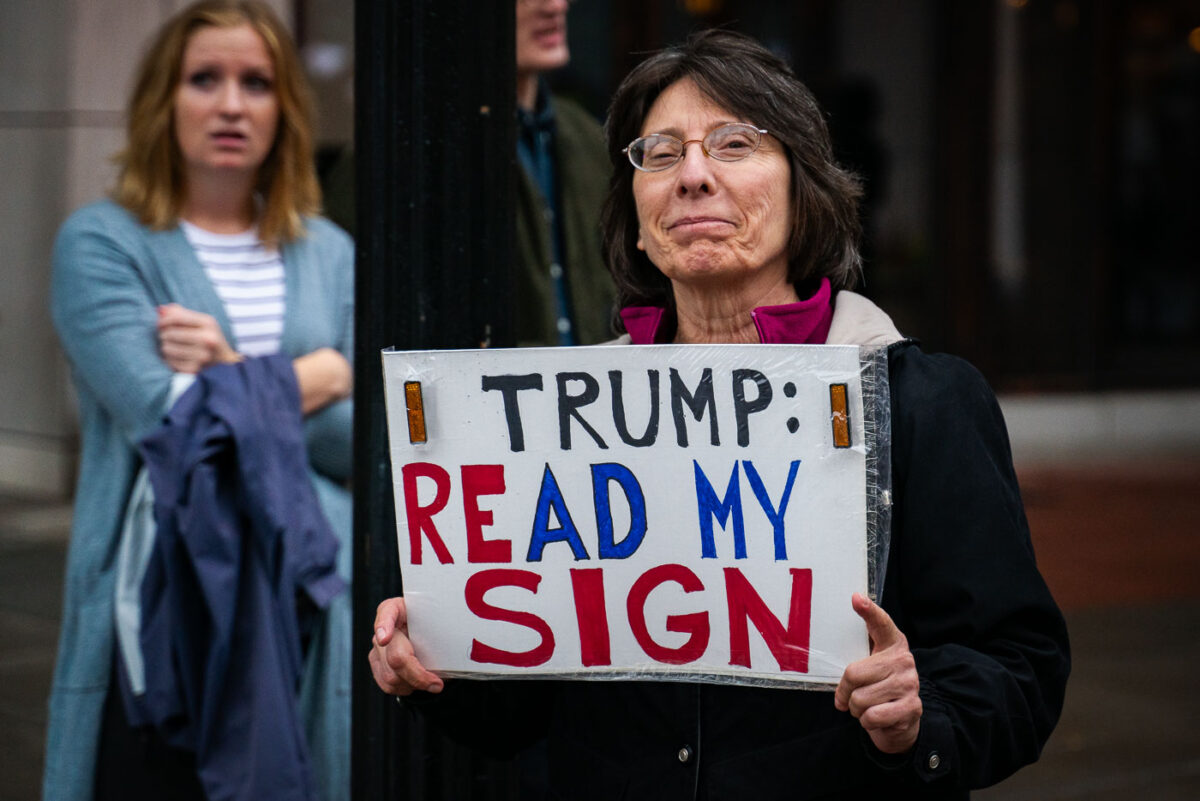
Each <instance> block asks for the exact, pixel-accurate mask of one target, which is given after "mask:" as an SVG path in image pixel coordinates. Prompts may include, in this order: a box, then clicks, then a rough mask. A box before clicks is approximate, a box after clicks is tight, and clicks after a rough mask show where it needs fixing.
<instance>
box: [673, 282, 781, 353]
mask: <svg viewBox="0 0 1200 801" xmlns="http://www.w3.org/2000/svg"><path fill="white" fill-rule="evenodd" d="M674 294H675V317H676V328H675V342H677V343H680V344H684V343H703V344H717V343H723V344H741V343H757V342H758V341H759V339H758V329H757V328H756V327H755V325H754V318H753V317H752V316H751V312H753V311H754V310H755V309H757V308H759V307H760V306H781V305H783V304H785V303H796V302H798V301H799V300H800V298H799V296H797V294H796V290H795V288H794V287H793V286H792V285H791V284H790V283H788V282H787V280H786V278H784V279H783V280H782V281H780V282H777V283H772V284H770V285H768V286H755V285H751V286H739V287H730V288H720V289H715V290H714V289H713V288H712V287H688V286H680V285H676V286H675V287H674Z"/></svg>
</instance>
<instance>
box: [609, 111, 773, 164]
mask: <svg viewBox="0 0 1200 801" xmlns="http://www.w3.org/2000/svg"><path fill="white" fill-rule="evenodd" d="M765 133H766V130H764V129H763V128H756V127H754V126H753V125H747V124H746V123H744V122H734V123H730V124H729V125H722V126H721V127H720V128H714V129H713V130H711V131H709V132H708V135H707V136H705V137H704V138H703V139H689V140H687V141H686V142H685V141H683V140H681V139H678V138H676V137H674V136H671V135H670V134H661V133H654V134H650V135H649V136H639V137H638V138H637V139H634V140H633V141H632V142H630V143H629V146H628V147H626V148H625V149H624V150H622V151H621V152H622V153H624V154H625V155H627V156H629V163H630V164H632V165H633V166H635V167H637V168H638V169H639V170H642V171H644V172H661V171H662V170H665V169H668V168H670V167H674V166H675V164H676V163H677V162H679V161H680V160H681V159H682V158H683V157H684V156H685V155H686V154H687V146H688V145H690V144H691V143H692V142H699V143H700V149H701V150H703V151H704V155H706V156H708V157H709V158H713V159H716V160H717V161H741V160H742V159H744V158H746V157H747V156H749V155H750V154H751V153H753V152H754V151H756V150H758V146H759V145H760V144H762V135H763V134H765Z"/></svg>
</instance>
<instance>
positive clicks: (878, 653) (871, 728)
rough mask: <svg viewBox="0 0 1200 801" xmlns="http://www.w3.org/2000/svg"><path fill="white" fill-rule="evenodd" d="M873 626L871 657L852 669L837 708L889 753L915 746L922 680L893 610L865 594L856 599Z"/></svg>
mask: <svg viewBox="0 0 1200 801" xmlns="http://www.w3.org/2000/svg"><path fill="white" fill-rule="evenodd" d="M851 603H852V604H853V606H854V611H855V612H856V613H857V614H858V616H859V617H861V618H862V619H863V621H864V622H865V623H866V624H867V635H868V636H869V637H870V638H871V655H870V656H868V657H867V658H866V659H860V660H859V661H857V662H854V663H852V664H850V665H848V666H847V667H846V670H845V672H843V673H842V679H841V681H840V682H838V686H837V690H836V691H835V692H834V700H833V703H834V706H836V707H837V708H838V709H839V710H841V711H842V712H849V713H850V714H851V715H853V716H854V717H855V718H856V719H858V721H859V723H861V724H862V727H863V729H865V730H866V732H867V734H868V735H869V736H870V738H871V742H873V743H874V744H875V747H876V748H878V749H879V750H880V751H882V752H884V753H885V754H902V753H904V752H906V751H908V750H909V749H910V748H912V747H913V744H914V743H916V741H917V734H918V732H919V731H920V728H921V712H922V707H921V697H920V695H919V694H918V690H919V689H920V678H919V677H918V675H917V665H916V661H915V660H914V659H913V655H912V652H911V651H910V650H909V649H908V638H907V637H905V636H904V632H902V631H900V629H899V628H897V627H896V624H895V623H894V622H892V618H891V617H890V616H889V615H888V613H887V612H885V611H883V609H882V608H881V607H880V606H879V605H877V604H875V603H874V602H872V601H871V600H870V599H868V598H866V597H865V596H863V595H860V594H859V593H854V596H853V598H852V600H851Z"/></svg>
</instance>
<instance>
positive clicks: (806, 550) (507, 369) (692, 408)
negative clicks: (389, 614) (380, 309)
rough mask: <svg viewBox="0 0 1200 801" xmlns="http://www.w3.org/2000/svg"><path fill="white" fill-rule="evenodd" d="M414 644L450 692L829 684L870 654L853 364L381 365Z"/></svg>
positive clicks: (567, 354) (811, 352)
mask: <svg viewBox="0 0 1200 801" xmlns="http://www.w3.org/2000/svg"><path fill="white" fill-rule="evenodd" d="M383 362H384V373H385V380H386V394H387V416H388V430H389V435H390V442H391V455H392V469H393V475H394V478H395V498H396V518H397V537H398V544H399V550H400V563H401V572H402V575H403V580H404V594H405V597H406V599H407V604H408V614H409V635H410V637H411V638H412V641H413V643H414V646H415V648H416V651H417V655H418V656H419V657H420V659H421V661H422V662H423V663H424V664H425V665H426V667H428V668H430V669H431V670H434V671H436V672H438V673H440V674H441V675H444V676H455V675H458V676H482V675H489V676H494V675H508V676H511V675H524V676H533V675H566V676H577V677H588V678H603V677H606V676H611V677H618V676H631V675H638V676H645V677H659V678H682V677H689V678H694V679H701V680H712V681H731V680H734V681H737V680H744V681H747V682H754V683H774V682H789V683H790V682H805V683H824V684H828V683H836V682H837V680H838V678H839V677H840V676H841V673H842V670H843V668H844V667H845V666H846V665H847V664H849V663H850V662H852V661H854V660H856V659H859V658H861V657H864V656H866V655H867V638H866V631H865V628H864V626H863V624H862V622H861V621H860V620H859V619H858V617H857V616H856V615H855V614H854V612H853V610H852V609H851V605H850V596H851V594H852V593H853V592H862V593H866V591H867V555H868V549H867V533H866V529H867V526H866V446H865V445H864V440H863V430H862V420H863V413H862V411H863V410H862V391H861V380H860V372H859V356H858V349H857V348H854V347H836V346H821V347H816V346H803V345H796V346H783V345H779V346H775V345H753V346H668V345H662V346H658V345H656V346H636V347H635V346H599V347H586V348H561V349H560V348H544V349H533V348H530V349H520V350H476V351H386V352H385V353H384V355H383Z"/></svg>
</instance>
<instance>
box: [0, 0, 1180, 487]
mask: <svg viewBox="0 0 1200 801" xmlns="http://www.w3.org/2000/svg"><path fill="white" fill-rule="evenodd" d="M448 1H449V0H441V2H448ZM457 1H458V2H469V1H470V0H457ZM184 5H186V3H185V2H184V1H183V0H46V2H43V3H36V4H26V3H3V4H0V76H2V77H3V80H0V175H3V176H4V178H5V189H4V195H3V201H2V205H0V243H2V245H3V246H2V247H0V286H3V287H4V291H3V292H2V293H0V386H2V387H3V389H2V391H0V492H3V493H10V494H11V493H27V494H37V495H47V496H60V497H61V496H65V495H67V494H69V492H70V490H71V485H72V482H73V471H74V458H75V452H76V445H75V442H76V421H75V419H74V411H73V403H72V399H71V395H70V387H69V383H70V382H69V380H68V374H67V370H66V367H65V364H64V362H63V359H62V357H61V355H60V353H59V351H58V347H57V342H56V339H55V336H54V332H53V329H52V327H51V324H50V321H49V317H48V313H47V311H46V300H47V298H46V292H47V286H48V282H49V264H50V248H51V245H52V242H53V237H54V233H55V231H56V229H57V227H58V225H59V223H60V222H61V221H62V219H63V218H64V217H65V216H66V215H67V214H68V213H69V212H70V211H71V210H72V209H73V208H75V207H77V206H79V205H81V204H83V203H85V202H87V201H89V200H92V199H95V198H98V197H100V196H102V195H103V193H104V192H105V191H106V189H107V187H108V185H109V184H110V183H111V180H112V176H113V171H112V166H111V162H110V161H109V156H111V155H112V153H114V152H115V151H116V150H117V149H118V148H119V146H120V144H121V141H122V137H123V127H122V126H123V119H122V118H123V107H124V103H125V97H126V94H127V91H128V85H129V78H130V75H131V73H132V71H133V68H134V64H135V63H136V60H137V58H138V56H139V54H140V52H141V49H142V47H143V45H144V42H145V39H146V37H147V36H148V35H149V34H150V33H151V32H152V31H153V30H154V29H155V28H156V27H157V26H158V25H159V24H160V23H161V22H162V21H163V20H164V19H165V18H166V17H167V16H169V15H170V14H172V13H174V12H175V11H176V10H177V9H178V8H181V7H182V6H184ZM272 5H274V6H275V7H276V8H277V9H278V10H279V11H280V13H281V16H283V17H284V19H286V20H289V21H291V23H292V24H293V28H294V30H295V31H296V35H297V38H298V40H299V41H300V43H301V45H302V48H303V54H304V57H305V62H306V64H307V65H308V67H309V69H310V72H311V75H312V78H313V83H314V86H315V88H316V90H317V94H318V103H319V107H320V110H321V126H320V141H321V151H320V153H319V159H320V161H319V165H324V164H325V163H329V162H331V161H332V158H333V157H334V156H336V154H337V152H338V150H339V149H341V148H343V147H346V146H348V145H349V144H350V142H351V141H352V139H353V97H352V85H353V74H354V52H353V15H352V13H351V11H350V9H349V8H348V7H347V6H346V5H345V4H342V3H337V2H334V1H333V0H272ZM709 25H723V26H728V27H731V28H733V29H736V30H741V31H745V32H747V33H750V34H752V35H754V36H756V37H758V38H759V39H761V40H762V41H764V42H765V43H767V44H768V45H769V46H770V47H771V48H772V49H774V50H776V51H777V52H778V53H779V54H780V55H782V56H783V57H784V58H786V59H787V60H788V61H790V62H791V63H792V64H793V66H794V67H795V69H796V71H797V73H798V74H799V76H800V77H801V78H802V79H803V80H805V82H807V83H808V84H809V85H810V86H811V87H812V88H813V89H814V91H815V92H816V94H817V95H818V97H819V98H820V99H821V101H822V102H823V104H824V106H825V107H826V108H827V110H828V111H829V114H830V124H831V127H832V130H833V134H834V140H835V144H836V147H837V149H838V151H839V156H840V157H841V158H842V159H843V161H844V162H845V163H847V164H848V165H850V166H852V167H854V168H855V169H856V170H858V171H859V172H860V174H862V175H863V177H864V179H865V182H866V188H867V197H866V202H865V207H864V211H865V214H866V222H867V232H868V242H867V246H866V249H865V251H866V255H867V263H866V267H865V278H866V285H865V288H864V291H865V293H866V294H867V295H869V296H871V297H873V298H874V299H876V300H877V301H878V302H880V303H881V304H882V305H883V306H884V307H885V308H887V309H889V310H890V311H891V312H892V313H893V315H894V316H895V318H896V320H897V323H898V324H899V326H900V328H901V330H903V331H905V332H906V333H909V334H912V335H914V336H917V337H918V338H920V339H922V340H923V341H924V342H925V343H926V345H927V346H928V347H929V348H931V349H935V350H947V351H952V352H955V353H959V354H962V355H964V356H966V357H967V358H969V359H970V360H972V361H973V362H974V363H976V364H977V365H978V366H979V367H980V368H981V369H982V370H983V371H984V373H985V374H986V375H987V377H988V378H989V379H990V380H991V381H992V382H993V384H994V385H995V386H996V387H997V389H998V390H1000V391H1001V393H1002V394H1003V397H1004V398H1005V408H1006V412H1011V414H1012V415H1016V417H1017V418H1018V420H1020V421H1025V422H1027V423H1028V424H1029V425H1028V427H1027V426H1026V425H1025V422H1021V423H1018V424H1014V420H1013V419H1011V418H1010V426H1011V427H1013V428H1014V437H1015V439H1017V440H1018V445H1019V441H1020V440H1021V438H1022V437H1023V436H1024V437H1026V438H1027V440H1028V441H1029V443H1030V447H1034V446H1035V445H1037V444H1039V443H1040V444H1043V445H1044V444H1045V443H1046V442H1047V441H1049V442H1054V441H1055V438H1056V437H1057V438H1059V439H1060V440H1062V441H1063V442H1068V441H1071V438H1072V437H1074V438H1075V439H1076V440H1077V441H1078V442H1079V443H1081V444H1082V445H1083V446H1084V447H1087V446H1088V444H1089V443H1090V444H1092V445H1094V444H1095V443H1096V442H1104V441H1105V440H1109V441H1113V440H1114V437H1116V440H1119V441H1118V442H1117V444H1118V445H1120V446H1121V447H1127V446H1130V444H1132V445H1133V446H1136V444H1137V443H1138V442H1139V441H1145V438H1147V437H1149V438H1153V439H1155V444H1159V445H1161V444H1166V445H1170V446H1173V447H1179V448H1190V449H1191V450H1192V452H1195V451H1196V450H1197V449H1200V269H1198V268H1200V249H1198V248H1197V247H1196V245H1195V241H1194V240H1195V234H1194V230H1195V229H1196V223H1197V221H1200V148H1197V147H1196V143H1197V142H1200V0H1094V1H1092V2H1083V1H1082V0H985V1H984V2H976V3H961V2H955V1H954V0H895V1H894V2H878V0H651V2H647V1H646V0H579V2H576V3H575V4H574V6H573V8H572V11H571V43H572V52H573V59H572V63H571V67H570V68H569V69H568V70H567V71H565V72H564V73H563V74H561V75H556V76H555V78H554V82H555V83H556V84H557V88H558V89H559V90H560V91H563V92H567V93H570V94H573V95H575V96H576V97H577V98H578V99H580V100H581V101H582V102H583V103H584V104H585V105H587V106H588V107H590V108H591V109H592V110H593V111H594V112H595V113H596V114H597V116H602V115H603V112H604V106H605V103H606V99H607V97H608V96H609V94H610V93H611V91H612V89H613V88H614V87H615V86H616V84H617V82H619V80H620V78H621V77H622V76H623V75H624V74H625V72H626V71H627V70H628V69H629V68H630V67H631V66H632V65H633V64H635V63H636V62H637V61H638V60H640V58H641V57H642V54H644V53H646V52H648V51H652V50H655V49H657V48H658V47H661V46H662V45H663V44H666V43H669V42H672V41H677V40H678V39H680V38H681V37H683V36H685V35H686V34H687V33H688V32H689V31H690V30H693V29H696V28H699V27H703V26H709ZM1122 421H1124V422H1122ZM1114 432H1116V433H1114ZM1122 432H1123V433H1122ZM1139 438H1141V439H1139Z"/></svg>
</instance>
